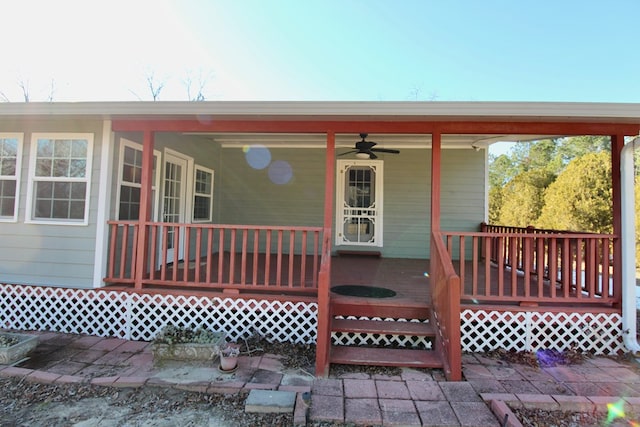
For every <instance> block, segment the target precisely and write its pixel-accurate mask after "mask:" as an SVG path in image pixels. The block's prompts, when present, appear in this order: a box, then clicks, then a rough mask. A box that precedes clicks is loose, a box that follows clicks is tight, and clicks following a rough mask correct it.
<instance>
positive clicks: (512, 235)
mask: <svg viewBox="0 0 640 427" xmlns="http://www.w3.org/2000/svg"><path fill="white" fill-rule="evenodd" d="M483 231H484V232H479V233H476V232H443V238H444V240H445V243H446V247H447V251H448V253H449V254H450V256H451V257H452V259H453V260H454V261H453V262H454V268H455V269H456V272H457V274H458V275H459V276H460V280H461V282H462V284H463V291H462V298H463V299H464V300H473V301H478V302H510V303H520V304H524V303H534V304H541V303H544V304H558V303H580V304H584V303H588V304H604V305H614V304H618V303H619V302H620V301H621V291H620V289H619V284H614V283H613V261H612V247H613V242H614V240H615V238H616V236H614V235H610V234H592V233H573V232H565V231H563V232H557V231H554V230H539V229H533V228H516V227H502V226H486V225H485V226H483Z"/></svg>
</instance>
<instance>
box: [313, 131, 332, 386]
mask: <svg viewBox="0 0 640 427" xmlns="http://www.w3.org/2000/svg"><path fill="white" fill-rule="evenodd" d="M335 148H336V135H335V132H333V131H329V132H327V149H326V164H325V168H324V169H325V179H324V231H323V235H322V241H323V244H322V264H321V266H320V275H319V276H320V277H319V278H318V332H317V337H316V376H318V377H326V376H328V375H329V363H330V362H329V359H330V351H331V317H332V316H331V299H330V295H329V288H330V287H331V240H332V238H333V232H332V226H331V225H332V223H333V200H334V199H335V194H334V193H335V175H336V170H335V169H336V154H335V153H336V150H335Z"/></svg>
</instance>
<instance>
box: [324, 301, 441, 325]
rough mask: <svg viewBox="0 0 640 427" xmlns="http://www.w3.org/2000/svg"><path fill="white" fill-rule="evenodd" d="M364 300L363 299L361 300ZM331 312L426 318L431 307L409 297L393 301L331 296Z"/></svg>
mask: <svg viewBox="0 0 640 427" xmlns="http://www.w3.org/2000/svg"><path fill="white" fill-rule="evenodd" d="M363 300H364V301H363ZM331 313H332V314H333V315H334V316H356V317H381V318H394V319H398V318H403V319H428V318H429V316H430V315H431V309H430V308H429V306H427V305H426V304H424V303H419V302H416V301H413V300H410V299H403V300H401V301H399V300H397V299H396V300H395V301H393V302H387V301H380V300H373V301H372V300H371V299H369V298H358V297H349V296H342V295H340V296H336V295H332V296H331Z"/></svg>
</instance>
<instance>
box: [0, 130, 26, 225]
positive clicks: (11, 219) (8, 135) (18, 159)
mask: <svg viewBox="0 0 640 427" xmlns="http://www.w3.org/2000/svg"><path fill="white" fill-rule="evenodd" d="M2 139H15V140H17V141H18V149H17V153H16V170H15V173H14V175H13V176H12V175H0V181H15V183H16V192H15V196H14V197H15V201H14V206H13V216H0V222H18V203H19V201H20V177H21V176H22V146H23V143H24V134H22V133H8V132H2V133H0V140H2ZM1 172H2V170H1V169H0V173H1Z"/></svg>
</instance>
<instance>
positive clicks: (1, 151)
mask: <svg viewBox="0 0 640 427" xmlns="http://www.w3.org/2000/svg"><path fill="white" fill-rule="evenodd" d="M21 159H22V134H8V133H0V221H16V220H17V215H18V209H17V208H18V183H19V182H20V160H21Z"/></svg>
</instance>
